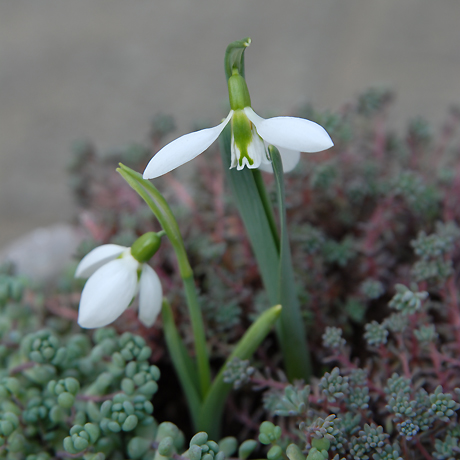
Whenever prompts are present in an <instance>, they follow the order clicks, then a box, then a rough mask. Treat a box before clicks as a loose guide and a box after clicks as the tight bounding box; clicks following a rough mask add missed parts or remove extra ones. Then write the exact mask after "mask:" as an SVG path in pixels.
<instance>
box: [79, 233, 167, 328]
mask: <svg viewBox="0 0 460 460" xmlns="http://www.w3.org/2000/svg"><path fill="white" fill-rule="evenodd" d="M159 244H160V237H159V236H158V234H157V233H153V232H150V233H146V234H145V235H142V236H141V237H140V238H138V239H137V240H136V241H135V242H134V244H133V246H132V247H131V248H127V247H125V246H119V245H117V244H104V245H102V246H99V247H97V248H96V249H93V250H92V251H91V252H90V253H88V254H87V255H86V256H85V257H83V259H82V260H81V262H80V263H79V264H78V267H77V270H76V272H75V277H76V278H87V277H89V279H88V281H87V282H86V284H85V287H84V288H83V292H82V294H81V299H80V307H79V310H78V324H79V325H80V326H81V327H83V328H87V329H93V328H97V327H104V326H107V325H108V324H110V323H112V322H113V321H115V320H116V319H117V318H118V317H119V316H121V314H122V313H123V312H124V311H125V310H126V309H127V308H128V307H129V305H130V304H131V302H132V300H133V299H134V297H135V296H136V294H137V293H139V319H140V321H141V322H142V323H143V324H144V325H145V326H147V327H150V326H152V325H153V323H154V322H155V320H156V318H157V316H158V314H159V312H160V310H161V301H162V298H163V291H162V288H161V283H160V279H159V278H158V275H157V274H156V273H155V271H154V270H153V268H151V267H150V266H149V265H147V264H146V262H147V261H148V260H149V259H150V258H151V257H152V255H153V254H154V253H155V252H156V251H157V250H158V247H159Z"/></svg>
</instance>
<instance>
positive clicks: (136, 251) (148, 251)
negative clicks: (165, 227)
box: [131, 232, 161, 263]
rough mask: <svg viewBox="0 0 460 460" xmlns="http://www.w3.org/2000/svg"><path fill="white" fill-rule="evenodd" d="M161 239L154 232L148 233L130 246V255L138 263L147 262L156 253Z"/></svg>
mask: <svg viewBox="0 0 460 460" xmlns="http://www.w3.org/2000/svg"><path fill="white" fill-rule="evenodd" d="M160 244H161V238H160V237H159V236H158V234H157V233H155V232H148V233H145V234H144V235H142V236H141V237H139V238H138V239H137V240H136V241H135V242H134V243H133V245H132V246H131V255H132V256H133V257H134V258H135V259H136V260H137V261H138V262H139V263H144V262H148V261H149V260H150V259H151V258H152V256H153V255H154V254H155V253H156V252H157V251H158V248H159V247H160Z"/></svg>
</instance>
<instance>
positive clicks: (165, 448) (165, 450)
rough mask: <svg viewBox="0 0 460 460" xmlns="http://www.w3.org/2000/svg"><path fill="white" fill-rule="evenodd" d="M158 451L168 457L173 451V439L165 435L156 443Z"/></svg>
mask: <svg viewBox="0 0 460 460" xmlns="http://www.w3.org/2000/svg"><path fill="white" fill-rule="evenodd" d="M158 452H159V454H160V455H163V456H164V457H170V456H171V455H172V454H173V453H174V441H173V438H171V436H166V438H163V439H162V440H161V441H160V444H159V445H158Z"/></svg>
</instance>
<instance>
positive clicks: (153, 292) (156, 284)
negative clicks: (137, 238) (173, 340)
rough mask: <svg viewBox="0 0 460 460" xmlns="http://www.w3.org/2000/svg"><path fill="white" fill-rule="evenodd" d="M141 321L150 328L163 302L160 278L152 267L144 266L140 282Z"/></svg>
mask: <svg viewBox="0 0 460 460" xmlns="http://www.w3.org/2000/svg"><path fill="white" fill-rule="evenodd" d="M139 284H140V287H139V319H140V320H141V322H142V323H143V324H145V325H146V326H147V327H150V326H151V325H152V324H153V323H154V322H155V320H156V319H157V316H158V313H160V310H161V302H162V300H163V289H162V288H161V282H160V278H158V275H157V274H156V273H155V271H154V270H153V268H152V267H150V265H147V264H144V266H143V268H142V275H141V280H140V282H139Z"/></svg>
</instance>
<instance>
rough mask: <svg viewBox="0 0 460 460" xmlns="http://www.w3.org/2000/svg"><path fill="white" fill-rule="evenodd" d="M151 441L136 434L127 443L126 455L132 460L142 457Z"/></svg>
mask: <svg viewBox="0 0 460 460" xmlns="http://www.w3.org/2000/svg"><path fill="white" fill-rule="evenodd" d="M151 444H152V443H151V441H149V440H148V439H145V438H141V437H139V436H136V437H134V438H132V439H131V441H129V443H128V456H129V458H132V459H133V460H136V459H138V458H141V457H143V456H144V455H145V454H146V453H147V452H148V451H149V449H150V446H151Z"/></svg>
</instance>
